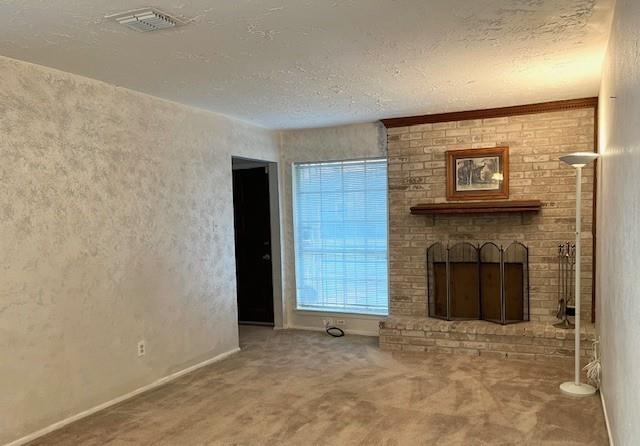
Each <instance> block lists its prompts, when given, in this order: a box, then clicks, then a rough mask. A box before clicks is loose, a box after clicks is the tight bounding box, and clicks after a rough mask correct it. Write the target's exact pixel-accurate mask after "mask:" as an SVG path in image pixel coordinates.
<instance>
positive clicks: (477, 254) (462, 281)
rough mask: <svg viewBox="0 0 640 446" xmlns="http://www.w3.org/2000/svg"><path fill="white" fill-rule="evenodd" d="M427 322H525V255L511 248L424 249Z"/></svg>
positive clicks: (464, 246) (521, 247) (437, 246)
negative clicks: (434, 320) (428, 320)
mask: <svg viewBox="0 0 640 446" xmlns="http://www.w3.org/2000/svg"><path fill="white" fill-rule="evenodd" d="M426 271H427V305H428V314H429V316H430V317H433V318H438V319H445V320H486V321H489V322H495V323H498V324H503V325H504V324H512V323H516V322H523V321H528V320H529V250H528V248H527V247H526V246H525V245H524V244H522V243H520V242H513V243H511V244H510V245H509V246H507V247H506V248H504V247H503V246H500V245H498V244H496V243H493V242H486V243H483V244H481V245H480V244H476V245H474V244H472V243H469V242H461V243H456V244H453V245H447V246H445V245H444V244H443V243H440V242H436V243H434V244H432V245H431V246H430V247H429V248H428V249H427V268H426Z"/></svg>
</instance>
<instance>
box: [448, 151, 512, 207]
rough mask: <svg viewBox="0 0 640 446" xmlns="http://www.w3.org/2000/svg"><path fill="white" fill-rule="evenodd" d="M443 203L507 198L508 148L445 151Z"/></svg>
mask: <svg viewBox="0 0 640 446" xmlns="http://www.w3.org/2000/svg"><path fill="white" fill-rule="evenodd" d="M445 154H446V160H447V169H446V171H447V200H450V201H452V200H495V199H507V198H509V147H506V146H503V147H487V148H481V149H462V150H448V151H447V152H446V153H445Z"/></svg>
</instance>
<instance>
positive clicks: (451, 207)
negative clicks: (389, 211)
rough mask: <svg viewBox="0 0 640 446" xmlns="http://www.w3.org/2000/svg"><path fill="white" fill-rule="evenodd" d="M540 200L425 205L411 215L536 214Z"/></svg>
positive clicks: (540, 203) (416, 206)
mask: <svg viewBox="0 0 640 446" xmlns="http://www.w3.org/2000/svg"><path fill="white" fill-rule="evenodd" d="M541 208H542V202H541V201H540V200H501V201H471V202H450V203H426V204H417V205H415V206H412V207H411V213H412V214H413V215H433V214H495V213H506V212H538V211H539V210H540V209H541Z"/></svg>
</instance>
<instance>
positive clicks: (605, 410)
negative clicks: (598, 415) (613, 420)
mask: <svg viewBox="0 0 640 446" xmlns="http://www.w3.org/2000/svg"><path fill="white" fill-rule="evenodd" d="M600 402H601V403H602V412H603V413H604V424H605V425H606V426H607V436H608V437H609V446H615V445H614V443H613V435H611V425H610V424H609V415H607V405H606V404H605V403H604V395H603V394H602V389H600Z"/></svg>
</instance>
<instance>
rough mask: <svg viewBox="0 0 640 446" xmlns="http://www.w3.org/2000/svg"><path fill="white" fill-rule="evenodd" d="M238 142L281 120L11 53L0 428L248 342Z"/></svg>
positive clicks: (2, 142) (10, 435)
mask: <svg viewBox="0 0 640 446" xmlns="http://www.w3.org/2000/svg"><path fill="white" fill-rule="evenodd" d="M231 154H237V155H242V156H247V157H256V158H262V159H269V160H277V157H278V140H277V135H275V134H273V133H271V132H269V131H265V130H262V129H257V128H255V127H251V126H248V125H246V124H244V123H240V122H237V121H232V120H229V119H228V118H226V117H223V116H220V115H215V114H211V113H207V112H202V111H197V110H195V109H190V108H187V107H184V106H180V105H177V104H173V103H170V102H165V101H162V100H159V99H155V98H152V97H149V96H145V95H141V94H137V93H134V92H131V91H128V90H123V89H120V88H116V87H113V86H110V85H107V84H103V83H101V82H97V81H93V80H89V79H85V78H80V77H77V76H74V75H70V74H66V73H62V72H58V71H54V70H50V69H45V68H42V67H38V66H34V65H30V64H26V63H23V62H18V61H14V60H10V59H6V58H0V160H1V162H0V184H1V187H0V234H1V237H0V270H1V271H2V276H1V277H0V358H1V360H0V444H1V443H5V442H7V441H9V440H12V439H15V438H17V437H20V436H23V435H25V434H28V433H30V432H33V431H35V430H37V429H40V428H43V427H45V426H47V425H49V424H50V423H53V422H56V421H58V420H60V419H63V418H65V417H68V416H70V415H72V414H75V413H78V412H80V411H82V410H85V409H88V408H90V407H92V406H94V405H96V404H99V403H102V402H105V401H107V400H110V399H112V398H114V397H117V396H120V395H122V394H124V393H126V392H129V391H131V390H133V389H135V388H137V387H140V386H142V385H145V384H148V383H150V382H152V381H154V380H156V379H158V378H160V377H163V376H166V375H168V374H170V373H172V372H175V371H178V370H181V369H183V368H185V367H187V366H190V365H192V364H195V363H197V362H200V361H202V360H205V359H208V358H211V357H213V356H215V355H218V354H220V353H223V352H226V351H229V350H232V349H234V348H235V347H237V345H238V337H237V329H236V303H235V302H236V297H235V274H234V270H235V266H234V254H233V250H234V244H233V212H232V191H231V158H230V157H231ZM140 339H145V340H146V343H147V354H146V356H145V357H143V358H140V359H139V358H138V357H137V355H136V344H137V341H138V340H140Z"/></svg>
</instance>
